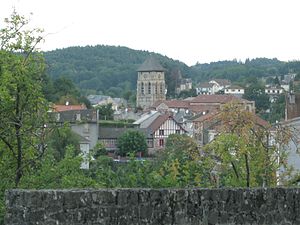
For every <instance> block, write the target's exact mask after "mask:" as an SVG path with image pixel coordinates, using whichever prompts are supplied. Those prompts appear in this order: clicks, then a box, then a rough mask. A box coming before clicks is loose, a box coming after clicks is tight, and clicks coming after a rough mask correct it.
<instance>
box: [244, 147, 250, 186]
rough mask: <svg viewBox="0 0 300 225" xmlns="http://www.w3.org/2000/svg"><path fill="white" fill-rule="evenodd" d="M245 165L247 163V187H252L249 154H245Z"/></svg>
mask: <svg viewBox="0 0 300 225" xmlns="http://www.w3.org/2000/svg"><path fill="white" fill-rule="evenodd" d="M245 163H246V171H247V187H250V167H249V161H248V155H247V153H246V154H245Z"/></svg>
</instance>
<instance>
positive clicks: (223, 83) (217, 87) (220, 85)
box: [209, 79, 231, 94]
mask: <svg viewBox="0 0 300 225" xmlns="http://www.w3.org/2000/svg"><path fill="white" fill-rule="evenodd" d="M209 83H210V84H213V85H214V86H213V92H212V93H213V94H216V93H217V92H219V91H224V90H225V88H228V87H229V86H230V85H231V82H230V80H227V79H214V80H211V81H209Z"/></svg>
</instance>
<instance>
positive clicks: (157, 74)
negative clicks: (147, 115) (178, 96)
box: [136, 56, 166, 109]
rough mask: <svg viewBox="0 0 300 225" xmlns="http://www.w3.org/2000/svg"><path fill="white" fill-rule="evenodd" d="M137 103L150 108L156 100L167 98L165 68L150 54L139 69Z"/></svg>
mask: <svg viewBox="0 0 300 225" xmlns="http://www.w3.org/2000/svg"><path fill="white" fill-rule="evenodd" d="M137 72H138V79H137V94H136V105H137V106H138V107H139V106H140V107H142V108H144V109H145V108H149V107H150V106H152V105H153V104H154V103H155V102H156V101H160V100H165V99H166V91H165V88H166V86H165V69H164V68H163V67H162V66H161V64H160V63H159V62H158V61H157V60H156V59H155V58H154V57H153V56H150V57H149V58H147V59H146V61H145V62H144V63H143V64H142V65H141V66H140V67H139V69H138V70H137Z"/></svg>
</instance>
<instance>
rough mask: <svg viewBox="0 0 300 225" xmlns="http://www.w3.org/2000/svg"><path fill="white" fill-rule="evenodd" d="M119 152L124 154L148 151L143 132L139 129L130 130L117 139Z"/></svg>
mask: <svg viewBox="0 0 300 225" xmlns="http://www.w3.org/2000/svg"><path fill="white" fill-rule="evenodd" d="M117 146H118V149H119V151H118V153H119V154H120V155H122V156H126V155H127V154H129V153H131V152H133V153H137V152H146V150H147V141H146V137H145V135H144V134H143V133H141V132H140V131H137V130H128V131H126V132H124V133H123V134H122V135H121V136H120V137H119V138H118V141H117Z"/></svg>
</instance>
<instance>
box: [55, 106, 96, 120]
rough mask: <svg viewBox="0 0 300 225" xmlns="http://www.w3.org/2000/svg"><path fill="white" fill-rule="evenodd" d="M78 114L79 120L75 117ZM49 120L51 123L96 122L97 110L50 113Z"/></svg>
mask: <svg viewBox="0 0 300 225" xmlns="http://www.w3.org/2000/svg"><path fill="white" fill-rule="evenodd" d="M78 114H80V120H78V117H77V115H78ZM50 118H51V119H52V121H53V122H60V123H64V122H70V123H72V122H73V123H74V122H81V121H84V122H97V110H95V109H83V110H69V111H62V112H50Z"/></svg>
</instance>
